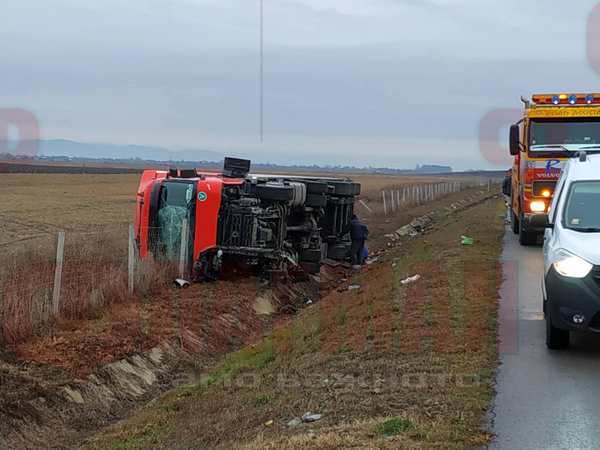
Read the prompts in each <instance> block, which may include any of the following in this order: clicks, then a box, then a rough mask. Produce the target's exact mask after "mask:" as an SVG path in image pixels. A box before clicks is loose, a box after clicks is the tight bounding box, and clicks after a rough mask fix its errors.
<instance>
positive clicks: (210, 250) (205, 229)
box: [134, 158, 361, 280]
mask: <svg viewBox="0 0 600 450" xmlns="http://www.w3.org/2000/svg"><path fill="white" fill-rule="evenodd" d="M360 187H361V186H360V184H358V183H354V182H353V181H352V180H350V179H347V178H337V177H311V176H299V175H275V174H264V175H261V174H251V173H250V161H249V160H244V159H238V158H225V160H224V168H223V171H222V172H208V171H201V170H197V169H170V170H168V171H166V170H145V171H144V172H143V174H142V177H141V180H140V184H139V188H138V192H137V207H136V215H135V222H134V230H135V239H136V243H137V248H138V251H139V256H140V258H141V259H142V260H143V259H146V258H150V257H153V258H154V259H155V260H156V259H159V260H163V261H173V262H177V261H179V263H180V264H181V262H183V263H184V266H185V267H189V268H190V270H188V271H186V273H188V274H189V275H190V276H191V278H192V279H195V280H207V279H208V280H210V279H215V278H217V277H218V275H219V273H220V272H221V270H222V269H223V267H226V266H228V264H227V263H235V264H243V265H244V266H251V267H252V266H254V267H256V268H257V269H259V270H260V272H261V273H262V274H265V275H267V276H268V275H269V274H271V276H272V274H273V273H275V272H277V273H281V272H285V273H287V272H288V271H289V270H291V269H293V270H294V271H301V272H304V273H310V274H316V273H318V272H319V271H320V267H321V264H322V263H323V261H324V260H325V259H327V258H329V259H332V260H334V261H343V260H345V259H346V258H347V256H348V254H349V250H350V246H351V241H350V236H349V232H348V231H349V228H350V220H351V218H352V215H353V212H354V202H355V199H356V198H357V196H358V195H359V194H360Z"/></svg>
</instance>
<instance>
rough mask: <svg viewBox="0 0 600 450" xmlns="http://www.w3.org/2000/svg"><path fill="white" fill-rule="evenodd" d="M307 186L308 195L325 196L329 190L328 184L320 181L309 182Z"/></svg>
mask: <svg viewBox="0 0 600 450" xmlns="http://www.w3.org/2000/svg"><path fill="white" fill-rule="evenodd" d="M305 184H306V193H307V194H325V193H326V192H327V190H328V189H329V186H328V185H327V183H321V182H319V181H307V182H306V183H305Z"/></svg>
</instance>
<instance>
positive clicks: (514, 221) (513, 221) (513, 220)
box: [510, 210, 519, 234]
mask: <svg viewBox="0 0 600 450" xmlns="http://www.w3.org/2000/svg"><path fill="white" fill-rule="evenodd" d="M510 224H511V225H512V230H513V233H514V234H519V219H518V218H517V215H516V214H515V212H514V211H513V210H511V211H510Z"/></svg>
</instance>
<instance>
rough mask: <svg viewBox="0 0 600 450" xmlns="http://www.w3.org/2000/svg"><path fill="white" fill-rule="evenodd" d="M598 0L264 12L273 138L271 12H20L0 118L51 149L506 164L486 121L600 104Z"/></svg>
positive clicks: (244, 4)
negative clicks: (484, 133) (492, 153)
mask: <svg viewBox="0 0 600 450" xmlns="http://www.w3.org/2000/svg"><path fill="white" fill-rule="evenodd" d="M597 3H598V2H597V1H596V0H589V1H588V0H578V1H577V2H548V1H542V0H503V1H502V2H498V1H491V0H264V44H265V46H264V141H261V139H260V114H259V113H260V89H259V87H260V76H259V74H260V46H259V43H260V0H128V1H127V2H124V1H122V0H119V1H117V0H96V1H90V0H46V1H44V2H41V1H40V0H5V1H4V2H3V4H2V13H1V14H2V16H1V18H0V20H1V22H2V26H1V27H0V54H1V55H2V59H1V61H2V63H1V64H0V81H1V85H0V86H1V87H2V89H1V90H0V108H3V107H20V108H25V109H28V110H31V111H32V112H34V113H35V114H36V115H37V117H38V118H39V121H40V125H41V137H42V138H43V139H54V138H64V139H73V140H80V141H84V142H103V143H116V144H143V145H160V146H166V147H169V148H171V149H173V150H177V149H189V148H198V149H207V150H216V151H219V152H223V153H229V154H238V155H246V156H252V157H253V159H255V160H262V161H272V162H279V163H309V164H310V163H314V162H316V163H320V164H324V163H330V164H351V165H356V166H367V165H372V166H390V167H413V166H414V165H415V164H416V163H444V164H450V165H452V166H454V167H455V168H461V169H464V168H476V167H493V165H492V164H491V163H489V162H488V161H486V160H485V159H484V158H483V157H482V155H481V153H480V151H479V144H478V135H479V124H480V120H481V118H482V117H483V116H484V115H485V114H486V113H488V112H490V111H492V110H494V109H497V108H520V107H521V104H520V101H519V96H520V95H521V94H524V95H530V94H531V93H532V92H536V91H542V92H543V91H567V92H568V91H572V90H575V91H582V92H586V91H596V92H597V91H600V73H597V72H595V71H594V70H593V68H592V67H591V66H590V65H589V63H588V61H587V58H586V22H587V21H588V17H589V15H590V13H591V11H592V9H593V7H594V6H595V5H596V4H597ZM575 5H577V6H575ZM598 29H599V30H600V20H599V23H598ZM599 32H600V31H599ZM599 47H600V46H599ZM599 59H600V55H599ZM501 137H502V140H503V141H505V140H506V139H505V138H504V136H501ZM124 156H127V155H124Z"/></svg>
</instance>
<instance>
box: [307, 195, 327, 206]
mask: <svg viewBox="0 0 600 450" xmlns="http://www.w3.org/2000/svg"><path fill="white" fill-rule="evenodd" d="M304 204H305V205H306V206H310V207H311V208H324V207H325V206H327V197H325V196H324V195H323V194H308V195H307V196H306V202H305V203H304Z"/></svg>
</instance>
